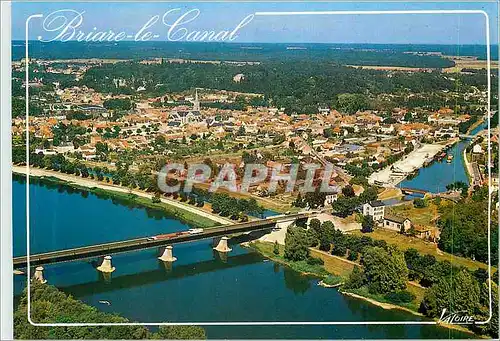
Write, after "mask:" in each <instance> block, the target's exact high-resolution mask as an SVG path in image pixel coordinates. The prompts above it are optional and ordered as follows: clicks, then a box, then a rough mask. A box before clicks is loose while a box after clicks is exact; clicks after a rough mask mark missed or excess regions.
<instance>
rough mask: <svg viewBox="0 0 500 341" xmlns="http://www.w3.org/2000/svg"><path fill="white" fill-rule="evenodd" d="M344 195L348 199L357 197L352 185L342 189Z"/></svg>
mask: <svg viewBox="0 0 500 341" xmlns="http://www.w3.org/2000/svg"><path fill="white" fill-rule="evenodd" d="M342 194H343V195H344V196H345V197H347V198H352V197H354V196H355V195H356V194H355V193H354V188H352V186H351V185H347V186H345V187H344V188H342Z"/></svg>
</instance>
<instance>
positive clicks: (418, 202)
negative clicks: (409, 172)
mask: <svg viewBox="0 0 500 341" xmlns="http://www.w3.org/2000/svg"><path fill="white" fill-rule="evenodd" d="M413 206H415V208H424V207H426V206H427V203H426V202H425V200H424V199H421V198H416V199H415V200H413Z"/></svg>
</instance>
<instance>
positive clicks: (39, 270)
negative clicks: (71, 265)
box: [33, 266, 47, 284]
mask: <svg viewBox="0 0 500 341" xmlns="http://www.w3.org/2000/svg"><path fill="white" fill-rule="evenodd" d="M33 280H35V281H38V282H40V283H42V284H45V283H47V280H46V279H45V278H43V266H37V267H36V269H35V274H34V275H33Z"/></svg>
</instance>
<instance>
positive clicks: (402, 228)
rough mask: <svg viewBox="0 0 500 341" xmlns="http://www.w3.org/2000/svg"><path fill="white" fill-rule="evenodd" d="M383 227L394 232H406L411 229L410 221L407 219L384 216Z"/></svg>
mask: <svg viewBox="0 0 500 341" xmlns="http://www.w3.org/2000/svg"><path fill="white" fill-rule="evenodd" d="M383 227H384V228H385V229H389V230H393V231H396V232H408V230H409V229H410V228H411V221H410V219H408V218H401V217H395V216H384V225H383Z"/></svg>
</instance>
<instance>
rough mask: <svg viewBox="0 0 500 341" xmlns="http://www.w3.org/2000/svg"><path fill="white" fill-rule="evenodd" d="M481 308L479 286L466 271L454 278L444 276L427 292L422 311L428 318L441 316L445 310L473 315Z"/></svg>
mask: <svg viewBox="0 0 500 341" xmlns="http://www.w3.org/2000/svg"><path fill="white" fill-rule="evenodd" d="M478 307H479V284H478V283H477V281H476V280H475V279H474V277H473V276H472V275H471V274H470V273H469V271H467V270H466V269H462V270H461V271H459V272H458V273H456V274H455V275H454V276H453V277H451V278H450V276H443V277H441V278H440V279H439V281H438V282H437V283H436V284H434V285H433V286H432V287H431V288H430V289H429V290H427V291H426V293H425V296H424V299H423V300H422V304H421V305H420V310H421V312H423V313H424V314H425V315H426V316H429V317H436V316H440V315H441V313H442V311H443V309H445V308H446V309H447V310H448V311H450V312H464V313H466V314H469V315H472V314H474V312H475V310H476V309H477V308H478Z"/></svg>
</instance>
